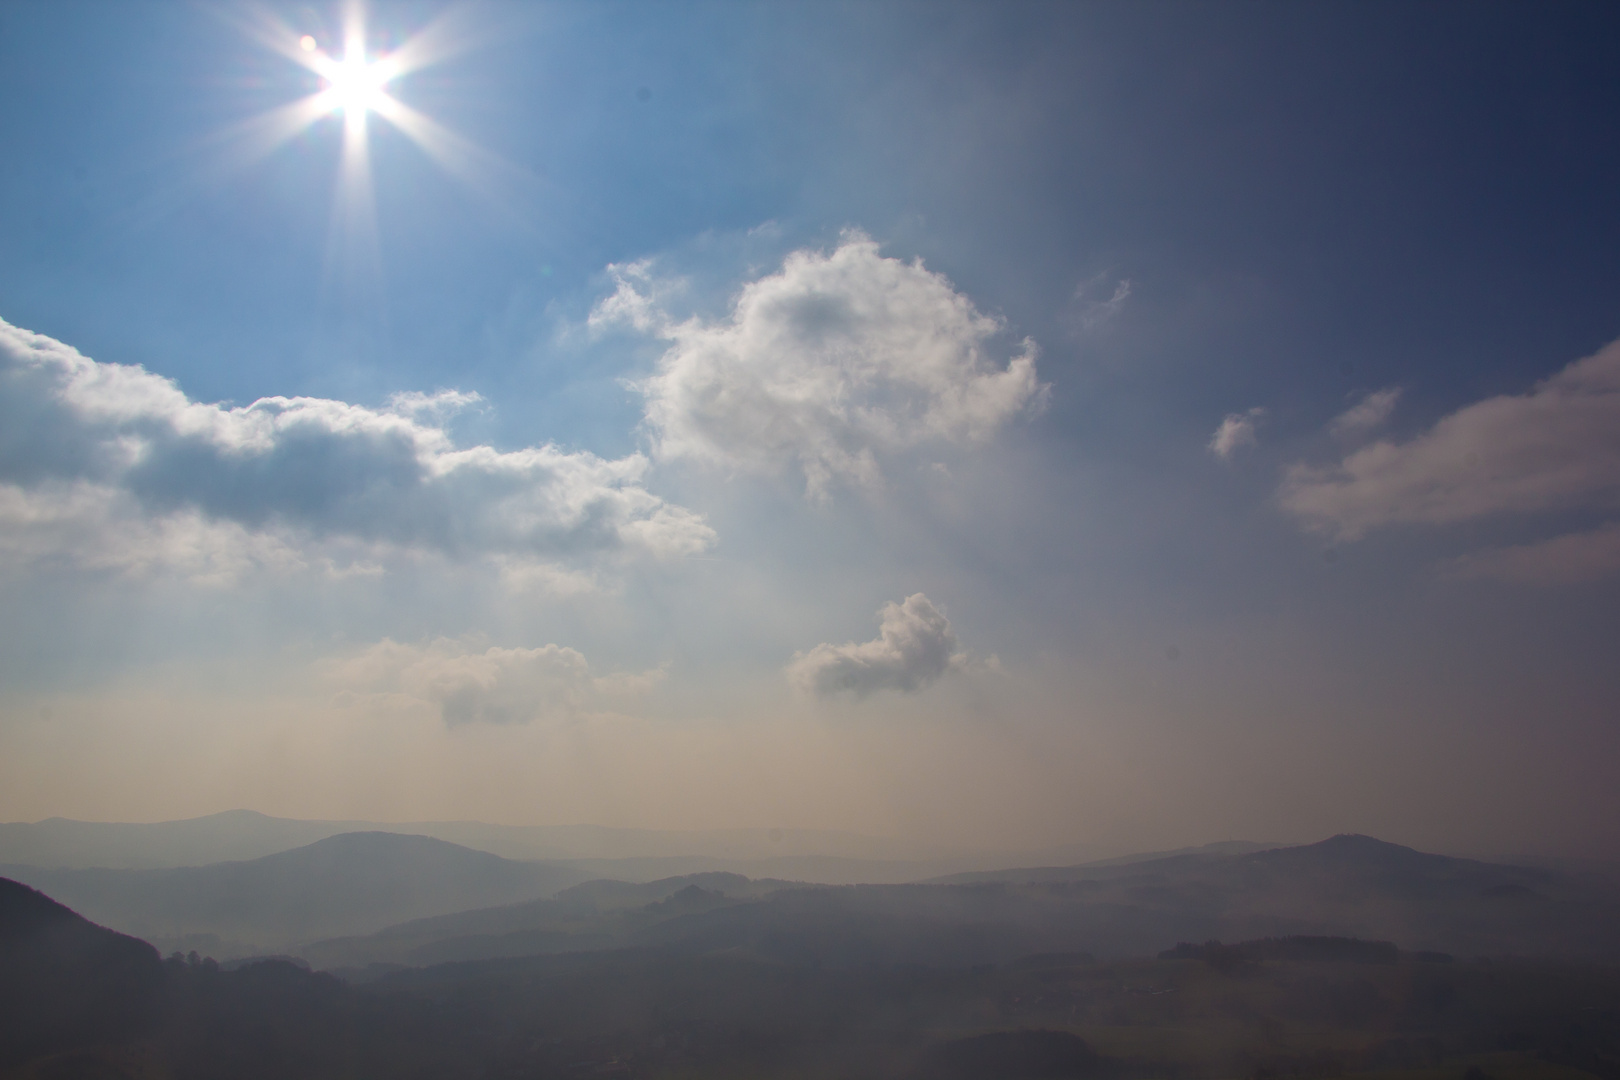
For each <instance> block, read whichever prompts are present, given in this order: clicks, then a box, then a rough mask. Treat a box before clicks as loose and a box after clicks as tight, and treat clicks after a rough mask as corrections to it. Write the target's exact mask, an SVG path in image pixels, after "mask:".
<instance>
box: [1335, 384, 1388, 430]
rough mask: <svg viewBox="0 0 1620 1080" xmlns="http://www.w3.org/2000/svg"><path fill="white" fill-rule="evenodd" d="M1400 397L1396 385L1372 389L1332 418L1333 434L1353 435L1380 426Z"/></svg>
mask: <svg viewBox="0 0 1620 1080" xmlns="http://www.w3.org/2000/svg"><path fill="white" fill-rule="evenodd" d="M1400 399H1401V388H1400V387H1398V386H1391V387H1386V388H1385V389H1383V390H1375V391H1373V392H1372V393H1370V394H1368V395H1367V396H1366V397H1364V398H1362V399H1361V400H1360V401H1359V402H1357V403H1356V404H1355V405H1352V406H1351V407H1350V408H1348V409H1346V410H1345V411H1344V412H1342V413H1340V414H1339V415H1338V416H1337V417H1335V418H1334V420H1333V425H1332V429H1333V434H1335V435H1338V436H1341V437H1346V436H1355V435H1360V434H1362V433H1363V432H1367V431H1371V430H1372V429H1373V428H1375V427H1379V426H1381V425H1382V424H1383V423H1384V421H1386V420H1388V419H1389V417H1390V414H1391V413H1393V412H1394V411H1395V404H1396V402H1398V401H1400Z"/></svg>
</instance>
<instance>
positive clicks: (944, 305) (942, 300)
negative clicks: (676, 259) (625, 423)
mask: <svg viewBox="0 0 1620 1080" xmlns="http://www.w3.org/2000/svg"><path fill="white" fill-rule="evenodd" d="M613 273H614V275H615V278H616V280H617V282H618V287H617V291H615V293H614V294H613V295H612V296H611V297H609V298H607V299H606V300H604V301H602V303H601V304H599V305H598V306H597V308H596V310H595V311H594V312H593V313H592V316H591V322H592V325H594V326H600V325H603V324H605V323H607V322H612V321H619V322H624V323H628V324H629V325H631V326H634V327H636V328H638V329H640V330H642V331H644V332H647V333H653V334H656V335H657V336H659V337H661V338H663V339H664V340H667V341H669V342H671V345H670V347H669V349H668V350H667V351H666V352H665V353H664V355H663V357H662V359H661V360H660V361H659V364H658V370H657V372H656V373H655V374H654V375H652V376H651V377H649V378H647V379H644V380H642V381H641V382H639V383H637V384H636V388H637V389H638V390H640V391H641V393H642V394H643V395H645V397H646V413H645V419H646V425H647V430H648V432H649V433H650V435H651V436H652V440H653V445H654V450H655V453H656V454H657V456H659V457H661V458H666V459H675V458H688V459H691V460H694V461H700V462H703V463H706V464H710V465H715V466H719V467H721V468H726V469H731V470H735V471H751V472H767V473H771V472H780V471H784V470H786V469H790V468H796V469H798V470H800V471H801V472H802V473H803V475H804V478H805V485H806V491H807V493H808V494H810V495H811V496H812V497H818V498H819V497H824V496H826V495H827V493H828V491H829V489H830V487H831V486H832V484H833V482H834V481H835V480H841V481H844V482H848V483H853V484H856V485H860V486H867V487H871V486H875V485H877V484H879V483H880V482H881V474H880V470H879V466H878V457H879V455H881V454H887V453H892V452H895V451H899V450H904V449H907V448H910V447H915V446H920V445H923V444H929V443H939V444H955V445H971V444H976V443H982V442H984V441H986V440H988V439H989V438H990V437H991V436H992V435H994V434H995V432H996V431H997V430H998V429H999V428H1001V427H1002V426H1003V425H1004V424H1006V423H1007V422H1008V421H1010V420H1011V419H1012V418H1013V417H1015V416H1017V415H1019V414H1020V413H1023V412H1026V411H1028V410H1031V409H1036V408H1039V407H1040V405H1041V404H1042V402H1043V401H1044V396H1045V387H1043V386H1042V384H1041V383H1040V382H1039V380H1038V379H1037V378H1036V373H1035V356H1036V348H1035V344H1034V343H1033V342H1032V341H1028V340H1026V341H1024V342H1023V343H1022V344H1021V345H1020V346H1019V347H1018V349H1017V350H1016V351H1015V353H1014V355H1013V356H1012V357H1011V359H1010V360H1009V361H1008V362H1007V364H1006V366H1005V367H1003V366H1002V365H1001V364H1000V363H999V362H996V361H993V360H992V359H991V357H990V355H989V349H990V343H991V339H992V338H993V337H995V336H996V335H997V334H999V333H1001V332H1002V330H1003V329H1004V326H1003V323H1002V322H1001V320H999V319H996V318H993V317H991V316H988V315H985V314H982V313H981V312H979V311H978V309H977V308H975V307H974V305H973V303H972V301H970V300H969V299H968V298H967V297H965V296H963V295H962V294H961V293H958V292H957V291H956V290H955V289H954V288H953V287H952V285H951V283H950V282H949V281H947V280H946V279H945V278H944V277H943V276H941V275H939V274H935V273H931V272H930V271H928V270H926V269H925V268H924V267H923V265H922V263H921V262H920V261H917V262H911V263H906V262H902V261H900V260H899V259H890V258H884V257H883V256H881V255H879V254H878V245H877V244H876V243H875V242H873V241H872V240H871V239H869V238H867V237H866V236H864V235H862V234H860V233H849V234H846V236H845V237H844V239H843V241H842V242H841V243H840V244H839V246H838V247H837V249H836V250H834V251H833V252H832V253H831V254H830V255H829V254H823V253H821V252H815V251H798V252H795V253H793V254H792V255H790V256H788V258H787V259H786V261H785V262H784V263H783V266H782V269H781V271H780V272H778V273H775V274H771V275H769V276H767V277H763V278H760V279H758V280H756V281H753V282H750V283H749V284H748V285H747V286H745V287H744V288H743V290H742V292H741V293H740V294H739V295H738V297H737V299H736V301H735V304H734V306H733V308H732V311H731V313H730V315H729V316H728V317H727V318H724V319H721V320H718V321H714V322H705V321H703V320H702V319H699V318H696V317H694V318H691V319H688V320H686V321H684V322H675V321H674V320H673V319H672V318H670V317H669V316H668V315H667V314H666V313H665V311H664V309H663V307H662V306H661V304H660V303H659V302H658V293H657V292H656V290H655V288H654V282H653V279H652V277H651V275H650V273H649V271H648V269H647V266H646V264H645V263H638V264H633V265H631V266H627V267H616V268H613Z"/></svg>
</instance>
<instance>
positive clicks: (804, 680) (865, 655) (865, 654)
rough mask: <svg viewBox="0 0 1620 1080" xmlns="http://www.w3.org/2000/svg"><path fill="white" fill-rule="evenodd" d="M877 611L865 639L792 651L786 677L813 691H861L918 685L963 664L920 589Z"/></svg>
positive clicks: (940, 615) (945, 622)
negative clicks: (871, 634)
mask: <svg viewBox="0 0 1620 1080" xmlns="http://www.w3.org/2000/svg"><path fill="white" fill-rule="evenodd" d="M878 617H879V620H880V621H879V625H878V636H877V637H876V638H874V639H873V640H871V641H863V642H853V641H852V642H849V643H847V644H844V645H833V644H829V643H823V644H821V645H817V646H816V647H815V648H813V649H811V650H809V651H808V652H803V653H797V654H795V655H794V657H793V660H792V662H791V663H789V664H788V667H787V676H788V681H789V682H791V683H792V684H793V685H794V687H796V688H797V689H798V690H800V691H801V692H803V693H806V694H810V695H812V696H814V697H831V696H833V695H835V694H840V693H851V694H854V695H856V696H857V697H864V696H865V695H867V694H870V693H872V692H873V691H875V690H900V691H913V690H919V689H921V688H922V687H923V686H925V685H927V684H928V683H931V682H933V681H934V680H935V679H938V678H939V677H940V676H941V675H944V674H945V673H946V672H947V671H951V670H953V669H960V668H962V667H964V666H965V665H966V663H967V656H966V654H965V653H962V652H960V651H958V649H957V644H956V633H955V631H953V630H952V629H951V621H950V620H949V619H947V618H946V617H945V613H944V612H943V611H940V610H939V608H937V607H935V606H934V604H933V602H932V601H930V600H929V599H928V597H926V596H924V595H923V594H922V593H913V594H912V595H910V596H908V597H906V598H905V599H904V600H902V601H901V602H900V603H898V604H893V603H891V604H885V605H883V609H882V610H881V611H879V612H878Z"/></svg>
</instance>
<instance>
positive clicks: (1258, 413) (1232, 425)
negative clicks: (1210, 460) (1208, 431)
mask: <svg viewBox="0 0 1620 1080" xmlns="http://www.w3.org/2000/svg"><path fill="white" fill-rule="evenodd" d="M1265 415H1266V410H1265V409H1264V408H1261V407H1260V406H1258V405H1256V406H1255V407H1254V408H1252V409H1250V410H1249V411H1248V412H1241V413H1227V414H1226V419H1224V420H1222V421H1221V426H1220V427H1218V428H1216V429H1215V434H1214V435H1213V436H1211V438H1210V440H1209V452H1210V453H1212V454H1214V455H1215V456H1216V457H1218V458H1220V459H1221V460H1222V461H1230V460H1231V459H1232V455H1233V454H1235V453H1237V452H1238V451H1239V450H1241V449H1243V448H1244V447H1246V446H1251V447H1252V446H1258V445H1259V444H1260V440H1259V438H1258V437H1257V436H1256V435H1255V427H1256V425H1258V424H1259V422H1260V420H1261V418H1262V417H1264V416H1265Z"/></svg>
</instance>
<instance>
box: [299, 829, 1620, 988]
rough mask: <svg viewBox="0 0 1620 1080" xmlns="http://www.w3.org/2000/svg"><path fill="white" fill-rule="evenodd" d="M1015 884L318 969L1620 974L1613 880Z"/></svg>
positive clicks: (1213, 866)
mask: <svg viewBox="0 0 1620 1080" xmlns="http://www.w3.org/2000/svg"><path fill="white" fill-rule="evenodd" d="M1005 876H1006V877H1007V878H1009V879H1010V880H994V877H995V875H973V876H972V880H969V881H966V882H959V883H930V884H912V885H862V886H844V887H826V886H805V885H790V884H789V883H787V882H768V883H767V882H746V881H745V879H741V878H732V877H727V876H725V875H697V876H693V877H682V878H670V879H666V880H665V881H662V882H656V883H652V884H648V885H634V884H628V883H623V882H590V883H588V884H584V885H580V886H576V887H575V888H573V889H569V890H566V891H564V892H562V893H560V894H559V895H558V896H557V897H556V898H554V899H551V900H544V901H538V902H534V903H530V904H520V905H513V906H509V907H504V908H498V909H492V910H487V911H473V912H463V913H460V914H456V915H448V916H444V917H441V918H436V919H429V920H420V921H417V922H414V923H410V924H407V925H404V926H397V927H391V928H389V929H387V930H384V931H382V932H380V933H377V934H374V935H370V936H369V937H364V938H349V939H344V940H336V941H326V942H321V943H319V944H317V945H313V946H310V947H309V948H308V949H306V950H305V951H304V953H303V954H302V955H304V956H305V957H306V958H308V959H309V960H310V961H311V962H312V963H314V964H316V965H317V966H323V967H363V966H365V965H367V964H374V963H381V964H404V965H412V966H415V965H423V964H433V963H440V962H444V961H449V960H475V959H488V958H497V957H514V956H523V955H533V954H541V953H557V952H575V951H582V950H592V949H606V948H619V947H623V946H625V945H631V944H636V945H653V946H659V947H663V948H670V949H675V950H678V951H683V952H697V953H710V952H725V953H736V954H739V955H752V956H756V957H760V958H764V959H769V960H773V961H777V962H782V963H790V964H799V965H809V966H815V967H840V966H848V965H857V966H859V965H869V964H877V965H908V964H920V965H928V966H937V967H951V966H971V965H975V964H1000V963H1005V962H1007V961H1010V960H1012V959H1014V958H1016V957H1019V956H1024V955H1028V954H1036V953H1090V954H1093V955H1096V956H1100V957H1129V956H1143V955H1156V954H1158V953H1159V952H1161V951H1162V950H1164V949H1166V948H1169V947H1170V946H1172V945H1173V944H1175V943H1176V942H1179V941H1190V942H1204V941H1209V940H1212V939H1220V940H1226V941H1241V940H1251V939H1256V938H1283V937H1299V936H1301V935H1306V936H1309V935H1337V936H1343V937H1358V938H1364V939H1369V940H1376V941H1394V942H1397V943H1399V944H1400V945H1401V946H1402V947H1404V948H1406V949H1409V950H1428V951H1439V952H1450V953H1457V954H1460V955H1502V954H1521V955H1541V956H1559V957H1570V958H1581V959H1588V960H1590V959H1616V958H1620V893H1617V891H1616V890H1614V889H1613V888H1612V887H1609V886H1607V885H1606V884H1604V883H1603V882H1601V881H1599V880H1597V879H1584V878H1580V877H1578V876H1572V875H1568V874H1561V873H1558V872H1555V871H1550V870H1543V869H1529V868H1524V867H1512V866H1500V865H1495V864H1491V863H1482V862H1476V861H1472V860H1467V859H1453V858H1449V857H1446V856H1442V855H1429V854H1424V853H1422V852H1417V851H1413V850H1412V849H1410V848H1405V847H1401V846H1399V845H1396V844H1387V843H1384V842H1382V841H1379V840H1374V839H1372V838H1370V837H1360V836H1340V837H1334V838H1332V839H1330V840H1326V841H1323V842H1322V843H1319V844H1311V845H1307V846H1303V847H1293V848H1277V849H1270V850H1265V851H1258V852H1243V853H1238V854H1223V853H1220V852H1219V851H1218V850H1217V851H1215V852H1211V851H1208V850H1203V851H1195V852H1192V853H1187V854H1181V855H1171V856H1167V857H1162V858H1155V859H1147V860H1145V861H1141V862H1110V863H1105V864H1090V865H1086V866H1080V867H1069V868H1046V869H1044V870H1041V871H1039V872H1038V873H1037V872H1032V871H1009V872H1007V874H1006V875H1005ZM986 878H989V879H990V880H982V879H986ZM683 890H684V891H683Z"/></svg>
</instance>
